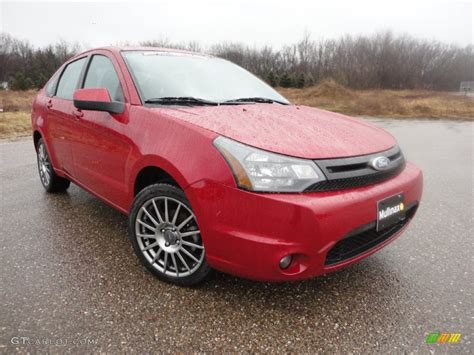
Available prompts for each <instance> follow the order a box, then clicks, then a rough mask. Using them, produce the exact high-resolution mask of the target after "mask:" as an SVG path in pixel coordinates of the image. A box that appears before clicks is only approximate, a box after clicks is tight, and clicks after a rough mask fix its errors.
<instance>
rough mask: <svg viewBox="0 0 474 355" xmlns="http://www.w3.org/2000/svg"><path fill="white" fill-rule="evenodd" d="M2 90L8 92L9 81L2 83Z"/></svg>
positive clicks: (0, 85)
mask: <svg viewBox="0 0 474 355" xmlns="http://www.w3.org/2000/svg"><path fill="white" fill-rule="evenodd" d="M0 90H8V81H1V82H0Z"/></svg>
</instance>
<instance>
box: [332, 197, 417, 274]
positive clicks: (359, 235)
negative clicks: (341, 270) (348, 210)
mask: <svg viewBox="0 0 474 355" xmlns="http://www.w3.org/2000/svg"><path fill="white" fill-rule="evenodd" d="M417 206H418V205H417V204H414V205H412V206H411V207H409V208H407V211H406V218H405V219H404V220H402V221H400V222H399V223H397V224H394V225H392V226H390V227H387V228H386V229H384V230H382V231H379V232H377V229H376V227H375V222H373V223H371V224H369V225H367V226H365V227H362V228H360V230H361V231H359V232H357V231H356V232H351V233H349V235H348V236H347V237H345V238H343V239H341V240H340V241H338V242H337V243H336V244H335V245H334V246H333V247H332V249H331V250H330V251H329V252H328V253H327V255H326V262H325V265H333V264H337V263H339V262H341V261H344V260H347V259H350V258H353V257H355V256H357V255H359V254H362V253H364V252H366V251H368V250H370V249H372V248H374V247H376V246H377V245H379V244H380V243H383V242H384V241H386V240H388V239H390V237H392V236H393V235H394V234H395V233H397V232H398V231H400V230H401V229H402V228H403V227H404V226H405V225H406V224H407V223H408V222H409V221H410V219H411V218H413V216H414V215H415V212H416V208H417Z"/></svg>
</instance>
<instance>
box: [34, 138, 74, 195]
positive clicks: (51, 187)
mask: <svg viewBox="0 0 474 355" xmlns="http://www.w3.org/2000/svg"><path fill="white" fill-rule="evenodd" d="M36 156H37V161H38V172H39V176H40V180H41V183H42V184H43V187H44V189H45V190H46V191H47V192H59V191H64V190H66V189H67V188H68V187H69V185H70V184H71V182H70V181H69V180H67V179H65V178H62V177H60V176H58V175H56V173H55V172H54V169H53V165H52V164H51V159H50V158H49V154H48V150H47V149H46V145H45V144H44V141H43V139H40V140H39V141H38V145H37V147H36Z"/></svg>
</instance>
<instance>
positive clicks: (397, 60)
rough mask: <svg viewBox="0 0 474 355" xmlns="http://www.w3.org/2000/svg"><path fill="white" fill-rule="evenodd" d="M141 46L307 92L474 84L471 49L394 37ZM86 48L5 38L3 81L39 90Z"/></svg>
mask: <svg viewBox="0 0 474 355" xmlns="http://www.w3.org/2000/svg"><path fill="white" fill-rule="evenodd" d="M139 45H145V46H159V47H171V48H179V49H187V50H193V51H198V52H206V53H209V54H212V55H215V56H218V57H222V58H225V59H228V60H230V61H232V62H234V63H236V64H239V65H241V66H242V67H244V68H246V69H247V70H249V71H250V72H252V73H254V74H256V75H257V76H259V77H260V78H262V79H264V80H265V81H267V82H268V83H269V84H270V85H272V86H282V87H305V86H310V85H314V84H317V83H318V82H320V81H322V80H324V79H333V80H335V81H336V82H338V83H340V84H342V85H345V86H348V87H351V88H355V89H429V90H457V89H459V84H460V82H461V81H473V80H474V46H473V45H468V46H465V47H461V46H457V45H450V44H445V43H441V42H438V41H434V40H430V41H429V40H423V39H417V38H414V37H411V36H409V35H395V34H393V33H392V32H390V31H386V32H381V33H377V34H374V35H370V36H362V35H361V36H352V35H346V36H342V37H340V38H337V39H327V40H314V39H312V38H311V36H310V35H309V34H306V35H304V36H303V38H302V39H301V40H300V41H298V42H296V43H293V44H289V45H285V46H283V47H281V48H278V49H275V48H273V47H271V46H262V47H258V48H257V47H251V46H248V45H245V44H242V43H233V42H223V43H218V44H214V45H211V46H207V47H203V46H201V44H200V43H198V42H195V41H192V42H188V43H173V42H170V41H169V40H166V39H159V40H152V41H144V42H141V43H139ZM82 49H83V48H81V46H80V45H78V44H77V43H68V42H66V41H60V42H57V43H55V44H51V45H48V46H45V47H41V48H38V47H35V46H33V45H32V44H31V43H30V42H28V41H25V40H20V39H17V38H14V37H12V36H11V35H9V34H7V33H0V82H5V81H6V82H8V83H9V86H10V87H11V88H12V89H17V90H26V89H31V88H40V87H42V86H43V85H44V84H45V82H46V81H47V80H48V78H49V77H50V76H51V75H52V73H53V72H54V71H55V70H56V69H57V68H58V67H59V66H60V65H61V64H62V63H63V62H64V61H65V60H66V59H68V58H70V57H71V56H73V55H74V54H76V53H78V52H79V51H80V50H82Z"/></svg>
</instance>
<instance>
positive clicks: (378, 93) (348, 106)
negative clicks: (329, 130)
mask: <svg viewBox="0 0 474 355" xmlns="http://www.w3.org/2000/svg"><path fill="white" fill-rule="evenodd" d="M279 91H280V93H281V94H282V95H283V96H285V97H286V98H288V99H289V100H290V101H291V102H292V103H294V104H299V105H307V106H314V107H319V108H322V109H325V110H329V111H335V112H340V113H344V114H347V115H353V116H372V117H391V118H436V119H441V118H442V119H460V120H466V119H467V120H474V97H466V96H463V95H457V94H454V93H449V92H439V91H428V90H351V89H348V88H346V87H344V86H341V85H338V84H337V83H335V82H333V81H325V82H322V83H321V84H319V85H317V86H313V87H308V88H304V89H283V88H280V89H279Z"/></svg>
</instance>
